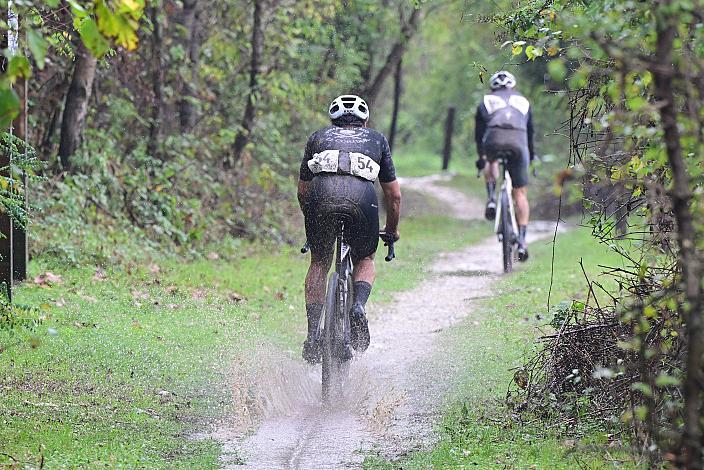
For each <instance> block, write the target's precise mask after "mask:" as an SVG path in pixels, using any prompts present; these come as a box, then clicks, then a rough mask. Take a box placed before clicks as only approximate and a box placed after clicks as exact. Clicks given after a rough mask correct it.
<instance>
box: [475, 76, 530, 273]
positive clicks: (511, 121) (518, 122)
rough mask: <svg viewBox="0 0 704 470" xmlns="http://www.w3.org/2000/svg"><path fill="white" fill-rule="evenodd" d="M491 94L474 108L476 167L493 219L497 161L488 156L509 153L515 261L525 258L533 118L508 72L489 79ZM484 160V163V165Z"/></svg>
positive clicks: (486, 211)
mask: <svg viewBox="0 0 704 470" xmlns="http://www.w3.org/2000/svg"><path fill="white" fill-rule="evenodd" d="M489 85H490V87H491V90H492V91H491V93H490V94H487V95H484V98H483V100H482V103H481V104H479V106H478V107H477V114H476V119H475V128H474V129H475V133H474V137H475V141H476V144H477V155H478V157H479V159H478V160H477V168H478V169H479V170H480V171H481V170H484V178H485V180H486V190H487V195H488V200H487V203H486V210H485V214H484V215H485V216H486V218H487V219H489V220H493V219H494V216H495V215H496V197H495V191H496V179H497V178H498V176H499V163H498V161H495V160H494V158H492V157H493V156H494V155H496V154H497V153H498V152H502V153H507V152H508V153H509V154H510V155H511V158H509V160H508V162H506V168H507V169H508V172H509V174H510V175H511V180H512V182H513V199H514V201H515V206H516V221H517V222H518V231H519V234H518V260H519V261H525V260H527V259H528V246H527V244H526V228H527V225H528V217H529V214H530V207H529V205H528V166H529V165H530V163H531V162H532V161H533V158H534V157H535V151H534V149H533V117H532V113H531V110H530V103H528V100H527V99H526V98H525V97H524V96H523V95H521V94H520V93H518V92H517V91H516V90H515V89H514V87H515V86H516V78H515V77H514V76H513V75H512V74H511V73H509V72H506V71H501V72H497V73H495V74H494V75H492V77H491V78H490V79H489ZM487 161H488V164H487Z"/></svg>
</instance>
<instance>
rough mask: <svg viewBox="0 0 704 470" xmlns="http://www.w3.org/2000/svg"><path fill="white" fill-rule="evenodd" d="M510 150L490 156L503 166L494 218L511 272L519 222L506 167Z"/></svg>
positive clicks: (505, 269) (497, 234) (516, 247)
mask: <svg viewBox="0 0 704 470" xmlns="http://www.w3.org/2000/svg"><path fill="white" fill-rule="evenodd" d="M512 155H513V154H512V153H511V152H510V151H499V152H497V153H496V155H494V156H493V157H492V158H490V159H489V160H490V161H498V162H499V165H500V167H501V171H500V174H501V175H503V179H502V180H501V189H500V191H499V204H498V205H497V208H496V216H495V218H494V232H495V233H496V236H497V238H498V239H499V243H501V248H502V251H503V266H504V272H505V273H510V272H511V271H512V270H513V262H514V261H515V259H516V253H517V251H518V250H517V249H518V223H517V222H516V212H515V210H514V208H513V197H512V195H511V194H512V192H513V183H512V181H511V175H510V174H509V172H508V169H507V168H506V163H507V162H508V159H509V158H511V157H512Z"/></svg>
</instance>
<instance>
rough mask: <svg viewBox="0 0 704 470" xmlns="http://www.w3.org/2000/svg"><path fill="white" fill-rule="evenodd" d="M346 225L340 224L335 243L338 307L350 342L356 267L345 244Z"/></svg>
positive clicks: (345, 334)
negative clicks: (352, 280)
mask: <svg viewBox="0 0 704 470" xmlns="http://www.w3.org/2000/svg"><path fill="white" fill-rule="evenodd" d="M344 239H345V224H344V222H340V228H339V229H338V236H337V239H336V241H335V272H336V273H337V275H338V276H337V306H338V312H343V321H344V324H343V327H342V331H343V334H344V340H345V341H348V340H349V335H350V317H349V314H348V313H349V306H350V305H349V304H350V302H351V298H352V282H348V281H350V280H351V279H352V273H353V271H354V265H353V264H352V256H351V248H350V246H349V245H348V244H347V243H345V241H344Z"/></svg>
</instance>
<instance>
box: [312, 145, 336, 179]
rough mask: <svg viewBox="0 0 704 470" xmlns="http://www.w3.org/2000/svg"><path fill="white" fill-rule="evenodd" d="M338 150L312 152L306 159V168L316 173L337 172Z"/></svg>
mask: <svg viewBox="0 0 704 470" xmlns="http://www.w3.org/2000/svg"><path fill="white" fill-rule="evenodd" d="M339 158H340V151H339V150H324V151H322V152H320V153H315V154H313V158H311V159H310V160H308V168H310V171H312V172H313V174H317V173H337V166H338V159H339Z"/></svg>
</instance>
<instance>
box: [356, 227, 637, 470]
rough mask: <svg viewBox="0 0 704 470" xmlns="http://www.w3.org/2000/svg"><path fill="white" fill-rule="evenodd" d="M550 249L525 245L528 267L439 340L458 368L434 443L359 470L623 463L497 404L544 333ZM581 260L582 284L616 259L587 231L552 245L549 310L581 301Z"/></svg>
mask: <svg viewBox="0 0 704 470" xmlns="http://www.w3.org/2000/svg"><path fill="white" fill-rule="evenodd" d="M551 250H552V246H551V245H549V244H547V243H545V242H538V243H536V244H534V245H533V248H532V252H531V255H532V259H531V260H530V262H529V263H527V264H526V265H524V266H521V268H520V269H519V270H518V271H517V272H515V273H514V274H512V275H511V276H508V277H506V278H504V279H502V280H501V281H500V283H499V285H497V286H496V288H495V292H496V293H497V295H496V296H494V297H492V298H490V299H487V300H484V301H482V302H481V303H479V304H475V306H474V309H475V311H476V314H473V315H472V316H470V317H469V318H468V319H467V320H466V321H465V322H463V323H462V324H461V325H459V326H458V327H456V328H453V329H451V330H449V331H448V332H446V333H445V334H444V337H443V341H441V343H443V344H444V345H445V347H444V350H443V351H442V352H441V354H454V355H458V356H459V357H460V358H462V362H463V363H464V364H465V365H466V366H465V368H464V369H463V371H462V373H461V379H460V380H459V381H458V385H456V387H455V389H454V390H453V391H452V392H451V394H450V396H449V397H448V408H447V412H446V414H445V417H444V419H443V421H442V424H441V427H440V431H441V438H440V440H439V442H438V443H437V444H436V445H435V446H434V447H433V448H432V449H431V450H428V451H423V452H416V453H414V454H412V455H410V456H409V457H408V458H406V459H403V460H401V461H400V462H387V461H384V460H383V459H378V458H375V457H370V458H368V459H367V460H366V461H365V467H366V468H374V469H377V468H404V469H413V468H576V467H577V466H579V467H580V468H603V467H607V466H613V465H614V464H621V463H624V462H625V463H626V464H628V463H629V462H630V457H629V455H628V452H627V451H625V450H624V449H619V448H610V447H608V444H607V441H608V440H607V437H606V434H605V433H604V432H602V431H599V430H598V429H597V430H587V432H585V434H583V437H582V438H580V439H565V438H563V437H561V435H560V434H559V433H558V432H556V431H554V430H552V429H551V428H550V427H549V423H544V422H537V423H534V424H520V423H519V422H518V421H516V420H515V417H512V416H511V415H510V413H509V412H508V410H507V409H506V407H505V405H504V404H503V400H504V398H505V395H506V389H507V386H508V384H509V382H510V380H511V377H512V372H511V371H510V369H511V368H513V367H517V366H520V365H522V362H523V358H524V357H525V353H526V352H527V351H530V349H531V348H532V347H534V343H533V342H534V340H535V338H536V336H537V335H538V333H539V328H540V327H542V325H545V324H546V323H547V322H548V321H549V318H546V316H547V314H546V298H547V292H548V286H549V284H550V263H551ZM580 258H582V259H584V263H585V269H586V270H587V273H588V274H589V276H590V277H597V276H598V275H599V273H600V269H599V268H598V265H599V264H612V265H614V264H618V257H617V256H615V255H614V254H613V253H612V252H610V251H608V250H607V248H606V247H603V246H600V245H597V244H596V243H595V241H594V240H593V239H592V238H591V236H590V234H589V231H588V230H585V229H576V230H573V231H571V232H569V233H566V234H562V235H560V236H559V237H558V241H557V246H556V258H555V265H554V268H555V275H554V285H553V295H552V303H553V304H555V303H557V302H558V301H560V300H563V299H572V298H582V299H583V298H584V295H583V294H584V293H585V284H584V278H583V274H582V273H581V269H580V267H579V265H578V262H579V260H580Z"/></svg>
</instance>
